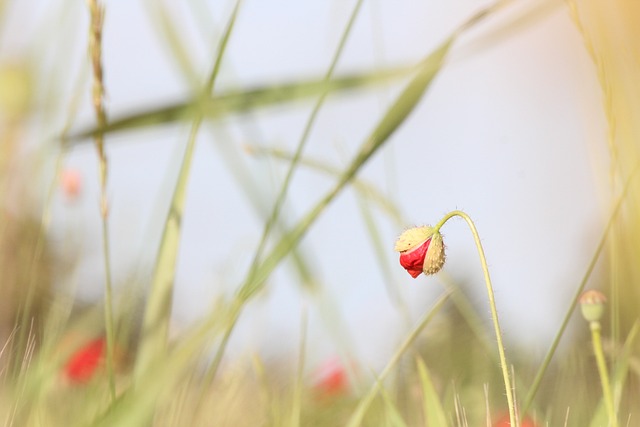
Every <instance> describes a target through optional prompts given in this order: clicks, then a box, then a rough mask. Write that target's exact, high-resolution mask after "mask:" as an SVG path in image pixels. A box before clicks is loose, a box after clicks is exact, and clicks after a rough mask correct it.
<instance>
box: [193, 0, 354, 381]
mask: <svg viewBox="0 0 640 427" xmlns="http://www.w3.org/2000/svg"><path fill="white" fill-rule="evenodd" d="M361 3H362V0H358V3H356V6H355V8H354V10H353V12H352V14H351V17H350V19H349V22H348V23H347V26H346V28H345V30H344V32H343V34H342V38H341V40H340V43H339V45H338V49H337V50H336V53H335V55H334V57H333V60H332V62H331V65H330V66H329V70H328V71H327V74H326V76H325V80H324V82H325V83H327V86H328V83H329V82H330V80H331V76H332V75H333V71H334V69H335V67H336V65H337V63H338V59H339V58H340V54H341V53H342V50H343V48H344V45H345V43H346V40H347V38H348V36H349V33H350V32H351V28H352V26H353V23H354V21H355V18H356V17H357V14H358V11H359V9H360V5H361ZM327 95H328V90H325V91H323V92H322V93H321V95H320V98H319V99H318V101H317V102H316V105H315V108H314V109H313V111H312V113H311V115H310V116H309V118H308V120H307V124H306V126H305V129H304V132H303V134H302V137H301V139H300V142H299V143H298V148H297V149H296V153H295V154H294V157H293V159H292V160H291V164H290V166H289V170H288V172H287V176H286V178H285V180H284V182H283V184H282V187H281V189H280V193H279V194H278V197H277V199H276V203H275V205H274V207H273V210H272V212H271V215H270V217H269V219H268V220H267V223H266V224H265V228H264V230H263V233H262V237H261V239H260V243H259V244H258V248H257V249H256V253H255V255H254V259H253V262H252V264H251V269H250V271H249V274H248V276H247V280H246V282H245V285H243V286H242V288H241V289H240V291H239V293H238V295H237V299H236V301H237V302H238V304H239V307H238V310H237V314H238V316H239V315H240V312H241V311H242V306H243V305H244V303H245V302H246V301H247V300H248V298H249V297H250V296H251V294H252V293H249V292H247V290H248V288H249V286H247V284H251V285H252V288H251V289H257V288H258V287H259V286H260V285H261V281H258V279H257V276H258V274H259V272H260V267H262V265H261V264H260V258H261V254H262V251H263V249H264V247H265V244H266V242H267V238H268V236H269V233H270V231H271V228H272V226H273V224H274V223H275V222H276V221H277V220H278V218H279V213H280V209H281V207H282V203H283V202H284V197H285V196H286V193H287V190H288V188H289V183H290V181H291V178H292V177H293V172H294V171H295V169H296V167H297V166H298V163H299V160H300V157H301V156H302V150H303V148H304V146H305V145H306V141H307V139H308V137H309V134H310V132H311V129H312V126H313V123H314V122H315V118H316V116H317V114H318V112H319V111H320V107H321V106H322V104H323V103H324V100H325V98H326V96H327ZM287 237H288V236H284V237H283V240H284V239H286V238H287ZM236 321H237V318H235V319H234V320H233V322H232V323H231V324H230V325H229V329H228V330H227V331H226V332H225V336H224V338H223V340H222V341H221V343H220V346H219V347H218V350H217V351H216V355H215V357H214V361H213V363H212V364H211V366H210V367H209V369H208V370H207V373H206V374H205V381H204V385H205V387H206V386H209V385H210V384H211V383H212V382H213V380H214V379H215V376H216V372H217V370H218V366H219V364H220V360H221V359H222V356H223V354H224V352H225V350H226V346H227V342H228V340H229V336H230V335H231V333H232V330H233V328H234V327H235V324H236Z"/></svg>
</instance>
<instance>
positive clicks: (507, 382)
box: [434, 211, 517, 426]
mask: <svg viewBox="0 0 640 427" xmlns="http://www.w3.org/2000/svg"><path fill="white" fill-rule="evenodd" d="M454 216H458V217H460V218H462V219H464V220H465V221H466V222H467V225H468V226H469V228H470V229H471V233H472V234H473V239H474V240H475V242H476V247H477V248H478V255H479V257H480V263H481V264H482V271H483V272H484V281H485V284H486V285H487V295H488V296H489V306H490V308H491V318H492V320H493V329H494V331H495V334H496V340H497V341H498V354H499V355H500V368H501V369H502V378H503V380H504V388H505V392H506V394H507V404H508V405H509V420H510V425H512V426H516V425H517V424H516V411H515V405H514V398H513V395H514V390H513V389H512V387H511V379H510V375H509V365H508V364H507V358H506V356H505V352H504V344H503V342H502V332H501V330H500V323H499V322H498V310H497V308H496V301H495V296H494V293H493V286H492V285H491V277H490V276H489V266H488V265H487V259H486V257H485V255H484V249H483V248H482V242H480V235H479V234H478V230H477V229H476V226H475V224H474V223H473V221H472V220H471V218H470V217H469V215H467V214H466V213H464V212H462V211H452V212H449V213H448V214H446V215H445V216H444V218H442V219H441V220H440V222H439V223H438V224H436V226H435V227H434V228H435V230H434V233H437V232H438V231H439V230H440V228H441V227H442V226H443V225H444V224H445V223H446V222H447V221H448V220H450V219H451V218H453V217H454Z"/></svg>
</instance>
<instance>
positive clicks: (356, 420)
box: [347, 293, 449, 427]
mask: <svg viewBox="0 0 640 427" xmlns="http://www.w3.org/2000/svg"><path fill="white" fill-rule="evenodd" d="M448 298H449V294H448V293H445V294H443V295H442V296H441V297H440V298H439V299H438V300H437V301H436V302H435V303H434V304H433V306H432V307H431V309H429V310H428V311H427V312H426V313H425V314H424V316H423V317H422V319H420V321H419V322H418V324H417V325H416V327H415V328H413V330H412V331H411V332H410V333H409V335H408V336H407V338H405V340H404V342H403V343H402V344H401V345H400V347H398V349H397V350H396V352H395V353H394V355H393V356H392V357H391V360H389V362H388V363H387V366H385V367H384V369H383V370H382V372H380V375H379V376H378V381H376V382H375V383H374V384H373V385H372V386H371V388H370V389H369V391H368V392H367V394H365V395H364V396H363V397H362V398H361V399H360V401H359V402H358V406H357V407H356V410H355V411H354V412H353V414H352V415H351V418H350V419H349V421H348V423H347V427H358V426H359V425H360V424H361V423H362V419H363V418H364V416H365V414H366V412H367V409H369V406H370V405H371V402H373V399H374V398H375V397H376V395H377V394H378V390H379V388H380V387H382V381H384V380H385V378H386V377H387V375H389V373H390V372H391V371H392V370H393V369H394V368H395V366H396V365H397V363H398V361H399V360H400V357H401V356H402V355H403V354H404V353H405V352H406V351H407V349H408V348H409V347H411V345H412V344H413V342H414V341H415V339H416V338H417V336H418V334H420V332H421V331H422V330H423V329H424V328H425V326H427V324H428V323H429V322H430V321H431V319H433V317H434V316H435V315H436V314H437V313H438V312H439V311H440V309H441V308H442V307H443V306H444V303H445V302H446V301H447V299H448Z"/></svg>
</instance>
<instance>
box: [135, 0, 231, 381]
mask: <svg viewBox="0 0 640 427" xmlns="http://www.w3.org/2000/svg"><path fill="white" fill-rule="evenodd" d="M241 3H242V1H241V0H238V2H237V3H236V6H235V8H234V10H233V12H232V14H231V17H230V19H229V23H228V25H227V28H226V30H225V33H224V35H223V38H222V40H221V41H220V46H219V49H218V54H217V56H216V58H215V63H214V65H213V69H212V71H211V74H210V75H209V78H208V79H207V82H206V83H205V85H204V88H203V91H202V95H201V98H202V99H207V98H208V97H210V95H211V91H212V90H213V86H214V83H215V80H216V77H217V76H218V72H219V70H220V65H221V63H222V57H223V56H224V52H225V49H226V46H227V43H228V41H229V37H230V35H231V32H232V30H233V26H234V23H235V20H236V17H237V15H238V10H239V8H240V4H241ZM203 119H204V115H203V114H202V113H201V114H199V115H197V116H196V117H195V119H194V121H193V124H192V126H191V131H190V133H189V138H188V141H187V148H186V150H185V153H184V157H183V159H182V165H181V167H180V175H179V176H178V181H177V182H176V187H175V189H174V193H173V197H172V200H171V207H170V209H169V212H168V214H167V219H166V222H165V227H164V231H163V235H162V241H161V243H160V248H159V251H158V256H157V259H156V267H155V272H154V277H153V283H152V287H151V291H150V294H149V300H148V302H147V306H146V308H145V313H144V319H143V330H142V343H141V345H140V351H139V354H138V357H137V359H136V366H135V377H136V378H137V379H139V378H141V377H142V376H143V375H144V374H145V373H146V371H147V369H149V367H150V366H152V364H153V362H154V361H155V360H156V359H157V358H158V355H162V354H164V352H165V350H166V347H167V340H168V331H169V320H170V316H171V306H172V299H173V283H174V280H175V270H176V261H177V255H178V247H179V241H180V230H181V226H182V224H181V223H182V213H183V212H184V206H185V202H186V188H187V183H188V180H189V172H190V170H191V162H192V159H193V152H194V148H195V142H196V139H197V138H196V137H197V134H198V131H199V129H200V125H201V124H202V121H203Z"/></svg>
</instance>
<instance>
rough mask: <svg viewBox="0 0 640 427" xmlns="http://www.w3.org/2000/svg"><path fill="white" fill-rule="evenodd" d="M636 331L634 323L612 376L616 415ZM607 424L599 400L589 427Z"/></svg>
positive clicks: (603, 406) (604, 409)
mask: <svg viewBox="0 0 640 427" xmlns="http://www.w3.org/2000/svg"><path fill="white" fill-rule="evenodd" d="M638 331H640V323H638V322H637V321H636V323H635V324H634V325H633V328H632V329H631V331H630V332H629V335H628V336H627V339H626V341H625V343H624V347H623V349H622V354H621V355H620V359H619V360H618V364H617V366H616V371H615V373H614V374H613V378H612V381H613V395H614V400H615V406H616V413H618V410H619V407H620V400H621V398H622V391H623V389H624V385H625V383H626V379H627V374H628V373H629V365H630V361H631V356H632V354H633V349H634V345H635V341H636V338H637V336H638ZM608 422H609V415H608V414H607V408H606V406H605V404H604V400H603V399H600V402H599V403H598V408H597V409H596V412H595V414H594V416H593V418H592V419H591V423H590V424H589V427H598V426H606V425H607V423H608Z"/></svg>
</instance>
